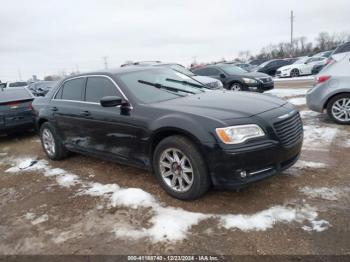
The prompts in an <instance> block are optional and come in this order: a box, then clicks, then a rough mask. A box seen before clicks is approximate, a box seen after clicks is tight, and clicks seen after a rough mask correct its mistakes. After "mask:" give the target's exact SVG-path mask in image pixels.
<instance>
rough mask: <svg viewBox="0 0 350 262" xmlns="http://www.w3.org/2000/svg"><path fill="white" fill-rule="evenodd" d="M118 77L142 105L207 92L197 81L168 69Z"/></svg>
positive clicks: (129, 73) (138, 72) (143, 71)
mask: <svg viewBox="0 0 350 262" xmlns="http://www.w3.org/2000/svg"><path fill="white" fill-rule="evenodd" d="M118 77H119V78H120V80H121V81H122V82H123V84H124V85H125V86H126V87H127V88H128V90H129V91H130V92H131V93H132V94H133V95H134V96H135V97H136V99H137V100H139V101H140V102H141V103H146V104H148V103H154V102H160V101H165V100H170V99H175V98H179V97H183V96H188V95H191V94H198V93H201V92H204V91H205V86H201V85H200V84H199V83H198V82H197V81H194V80H193V79H192V78H190V77H188V76H187V75H184V74H182V73H180V72H176V71H174V70H172V69H168V68H157V69H155V68H153V69H152V70H142V71H133V72H127V73H123V74H119V75H118Z"/></svg>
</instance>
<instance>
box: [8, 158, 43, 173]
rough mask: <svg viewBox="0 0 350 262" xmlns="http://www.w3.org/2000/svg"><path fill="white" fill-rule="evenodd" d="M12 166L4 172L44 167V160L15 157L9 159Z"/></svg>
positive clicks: (18, 171)
mask: <svg viewBox="0 0 350 262" xmlns="http://www.w3.org/2000/svg"><path fill="white" fill-rule="evenodd" d="M10 161H11V165H12V167H10V168H8V169H7V170H5V172H6V173H20V172H21V171H35V170H41V169H45V167H46V165H47V161H46V160H40V161H38V160H37V159H36V158H15V159H11V160H10Z"/></svg>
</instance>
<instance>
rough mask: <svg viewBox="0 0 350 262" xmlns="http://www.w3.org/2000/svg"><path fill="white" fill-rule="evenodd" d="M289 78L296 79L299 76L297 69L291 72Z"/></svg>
mask: <svg viewBox="0 0 350 262" xmlns="http://www.w3.org/2000/svg"><path fill="white" fill-rule="evenodd" d="M290 76H291V77H298V76H299V71H298V70H297V69H293V70H292V72H291V73H290Z"/></svg>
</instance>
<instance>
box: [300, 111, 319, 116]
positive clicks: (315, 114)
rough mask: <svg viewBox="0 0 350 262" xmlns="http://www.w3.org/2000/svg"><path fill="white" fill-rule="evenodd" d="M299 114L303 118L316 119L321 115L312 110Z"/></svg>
mask: <svg viewBox="0 0 350 262" xmlns="http://www.w3.org/2000/svg"><path fill="white" fill-rule="evenodd" d="M299 113H300V116H301V118H315V117H317V116H319V115H320V113H318V112H315V111H311V110H302V111H300V112H299Z"/></svg>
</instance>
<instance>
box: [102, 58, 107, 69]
mask: <svg viewBox="0 0 350 262" xmlns="http://www.w3.org/2000/svg"><path fill="white" fill-rule="evenodd" d="M102 58H103V61H104V64H105V69H108V61H107V59H108V56H104V57H102Z"/></svg>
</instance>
